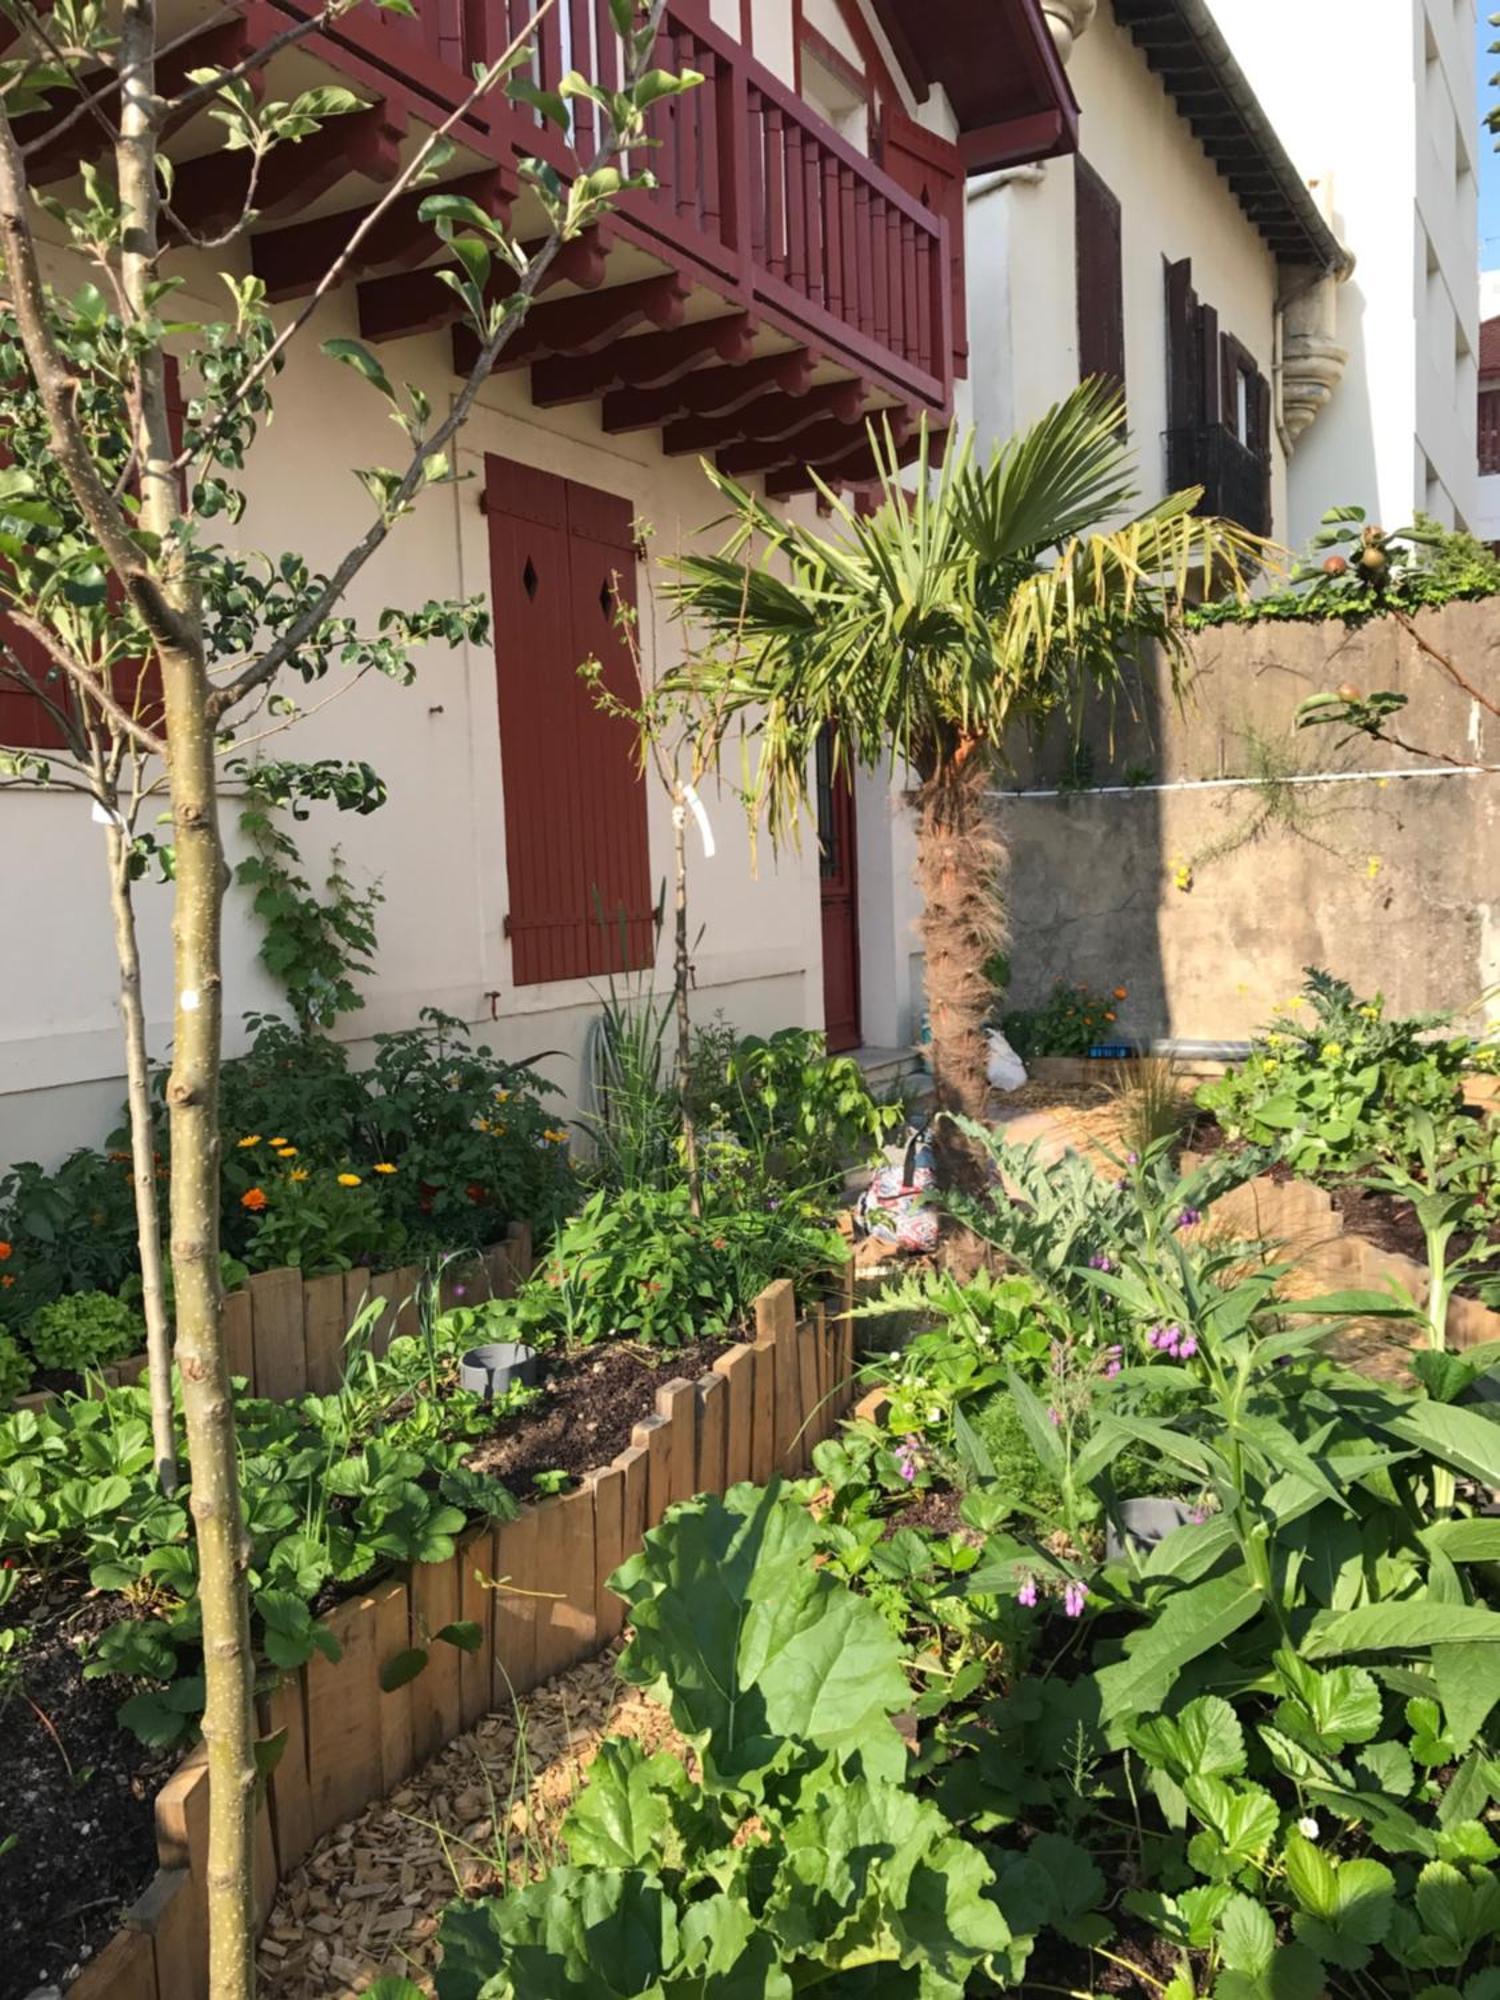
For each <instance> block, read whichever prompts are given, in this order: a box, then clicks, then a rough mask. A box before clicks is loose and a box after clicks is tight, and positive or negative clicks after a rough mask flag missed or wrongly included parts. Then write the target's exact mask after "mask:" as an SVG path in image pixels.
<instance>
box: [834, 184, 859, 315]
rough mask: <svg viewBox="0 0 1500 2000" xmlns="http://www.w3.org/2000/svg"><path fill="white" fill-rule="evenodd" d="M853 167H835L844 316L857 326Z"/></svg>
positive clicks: (857, 241) (856, 264)
mask: <svg viewBox="0 0 1500 2000" xmlns="http://www.w3.org/2000/svg"><path fill="white" fill-rule="evenodd" d="M854 186H855V179H854V169H853V167H850V166H844V165H840V167H839V248H840V251H841V253H842V256H843V273H842V284H841V287H840V289H841V290H842V292H843V295H844V318H845V319H846V320H847V321H848V322H849V324H850V326H858V325H859V215H858V211H857V209H856V206H855V201H854Z"/></svg>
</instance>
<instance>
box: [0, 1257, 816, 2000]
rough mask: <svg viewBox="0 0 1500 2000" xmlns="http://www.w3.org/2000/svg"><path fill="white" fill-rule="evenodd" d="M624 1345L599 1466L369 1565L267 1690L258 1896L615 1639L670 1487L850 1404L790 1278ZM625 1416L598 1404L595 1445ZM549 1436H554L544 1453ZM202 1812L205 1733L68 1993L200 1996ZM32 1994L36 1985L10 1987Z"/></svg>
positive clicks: (134, 1999)
mask: <svg viewBox="0 0 1500 2000" xmlns="http://www.w3.org/2000/svg"><path fill="white" fill-rule="evenodd" d="M706 1354H709V1355H712V1356H713V1357H714V1358H713V1360H712V1365H711V1366H709V1367H708V1368H707V1369H706V1370H705V1372H703V1373H702V1374H700V1375H699V1376H698V1377H697V1378H696V1379H688V1378H687V1377H685V1376H684V1375H683V1374H681V1373H676V1374H672V1375H671V1379H669V1380H666V1381H662V1380H660V1377H661V1376H662V1375H667V1374H669V1373H670V1371H671V1370H673V1369H674V1368H675V1369H678V1370H680V1369H681V1368H682V1367H683V1365H684V1364H687V1365H689V1366H694V1367H696V1366H699V1365H700V1364H701V1363H702V1361H703V1360H704V1358H705V1355H706ZM631 1360H632V1366H631V1369H630V1372H629V1374H628V1375H626V1374H622V1375H620V1377H619V1378H618V1381H619V1382H620V1383H628V1385H629V1387H630V1390H631V1391H632V1393H634V1392H637V1391H638V1392H639V1395H640V1400H639V1401H633V1403H632V1405H631V1407H632V1409H633V1410H636V1411H640V1412H641V1414H639V1415H638V1416H637V1417H636V1419H635V1421H634V1422H633V1423H632V1424H631V1426H630V1439H631V1441H630V1442H629V1443H628V1444H627V1445H626V1447H625V1448H624V1450H622V1451H620V1452H618V1453H617V1454H616V1455H615V1456H614V1458H613V1459H612V1460H611V1461H609V1462H608V1463H604V1464H602V1465H601V1464H600V1463H599V1461H598V1460H597V1459H596V1460H595V1461H594V1467H593V1469H591V1470H590V1471H589V1474H588V1476H587V1477H586V1478H585V1479H584V1480H583V1481H582V1482H581V1483H580V1484H579V1485H578V1486H577V1487H575V1488H574V1490H572V1491H570V1492H568V1493H565V1494H561V1495H557V1496H554V1497H549V1498H546V1499H543V1500H541V1501H539V1502H538V1503H537V1504H536V1505H533V1506H528V1507H526V1508H524V1509H523V1510H522V1511H521V1513H520V1514H519V1516H518V1517H517V1518H516V1519H514V1520H509V1521H481V1522H478V1523H476V1524H475V1525H473V1526H471V1527H470V1528H469V1529H467V1530H466V1531H465V1532H464V1533H463V1534H462V1535H461V1536H460V1538H459V1542H458V1547H457V1550H456V1552H455V1554H454V1555H453V1556H452V1557H451V1558H450V1559H449V1560H447V1561H445V1562H434V1563H421V1564H418V1565H416V1566H414V1567H412V1568H410V1569H407V1570H402V1571H399V1572H395V1573H392V1574H388V1575H386V1576H385V1577H384V1578H382V1579H380V1580H375V1579H373V1578H366V1579H364V1580H363V1582H362V1584H361V1587H360V1589H359V1591H358V1593H357V1594H356V1595H355V1596H353V1597H350V1598H347V1599H346V1600H345V1601H343V1602H342V1603H339V1604H336V1605H335V1606H334V1607H333V1608H332V1609H331V1610H330V1611H329V1612H328V1613H327V1614H326V1618H325V1622H326V1625H327V1627H328V1629H329V1631H330V1632H331V1633H332V1635H333V1637H334V1639H335V1640H336V1641H337V1644H338V1647H339V1657H338V1659H337V1660H336V1661H334V1660H330V1659H329V1658H327V1657H325V1655H324V1654H323V1653H321V1652H315V1653H314V1654H313V1656H312V1657H311V1658H310V1659H309V1660H308V1662H307V1664H306V1665H305V1666H303V1667H301V1668H300V1669H298V1670H297V1671H296V1672H294V1673H292V1674H291V1675H289V1676H287V1677H286V1678H285V1679H284V1680H283V1681H282V1683H281V1685H280V1687H278V1688H277V1689H276V1690H275V1691H274V1693H272V1694H270V1695H269V1696H267V1697H265V1698H264V1699H263V1700H262V1703H261V1711H260V1718H259V1719H260V1725H261V1732H262V1734H263V1735H265V1736H273V1735H276V1734H277V1733H279V1732H280V1731H282V1730H285V1731H286V1732H287V1740H286V1747H285V1749H284V1751H283V1752H282V1755H281V1757H280V1760H279V1761H278V1763H277V1765H276V1768H275V1770H274V1772H273V1773H272V1775H271V1777H270V1779H269V1782H268V1784H267V1788H266V1792H267V1796H266V1800H265V1802H264V1804H263V1806H262V1810H261V1813H260V1818H259V1856H260V1858H259V1862H258V1886H259V1890H260V1894H261V1897H262V1902H263V1907H264V1906H266V1905H268V1904H269V1901H270V1898H271V1895H272V1892H273V1889H274V1884H275V1882H276V1881H277V1880H278V1879H280V1878H281V1877H283V1876H285V1875H286V1874H287V1873H288V1872H289V1871H290V1870H291V1869H293V1868H295V1867H296V1866H297V1865H298V1864H299V1863H300V1862H301V1861H302V1859H303V1857H304V1856H305V1855H306V1854H307V1853H308V1851H309V1849H310V1848H311V1847H312V1846H313V1844H314V1842H315V1841H316V1840H318V1839H320V1838H321V1837H322V1836H323V1835H325V1834H326V1833H328V1832H329V1831H330V1830H331V1829H332V1828H333V1827H335V1826H337V1825H339V1824H341V1823H342V1822H343V1821H345V1820H347V1819H349V1818H350V1817H352V1816H353V1815H354V1814H355V1813H357V1812H359V1811H360V1810H362V1808H363V1807H364V1806H365V1804H366V1803H367V1802H368V1801H369V1800H370V1799H371V1798H375V1797H380V1796H382V1795H384V1794H386V1793H389V1792H391V1791H393V1790H395V1789H396V1788H397V1787H399V1786H400V1785H402V1784H404V1783H405V1782H406V1781H407V1779H408V1778H409V1777H410V1775H411V1773H412V1772H413V1771H414V1770H415V1769H416V1768H417V1767H418V1766H420V1765H421V1764H422V1763H424V1762H425V1761H426V1760H427V1759H429V1758H430V1757H431V1756H433V1755H434V1754H435V1753H436V1752H437V1751H438V1750H440V1749H441V1748H442V1747H443V1745H445V1744H447V1743H448V1742H450V1741H451V1740H452V1738H453V1737H454V1736H456V1735H457V1734H458V1733H459V1732H460V1730H462V1729H464V1728H470V1727H472V1726H473V1725H475V1724H476V1723H477V1722H479V1721H480V1720H481V1719H482V1718H483V1717H484V1716H485V1715H486V1714H489V1713H491V1712H493V1711H498V1712H500V1713H506V1712H508V1711H509V1709H510V1707H511V1704H512V1702H513V1700H514V1698H515V1697H516V1696H517V1695H519V1694H523V1693H525V1692H527V1691H528V1690H530V1689H531V1688H533V1687H535V1686H537V1685H538V1684H540V1683H541V1682H543V1681H545V1680H547V1679H549V1678H551V1677H552V1676H553V1675H555V1674H557V1673H558V1672H559V1671H562V1670H565V1669H567V1668H569V1667H571V1666H573V1665H575V1664H576V1663H578V1662H579V1661H581V1660H583V1659H586V1658H588V1657H591V1656H592V1655H593V1654H594V1653H595V1652H597V1651H598V1649H599V1648H600V1647H601V1646H606V1645H609V1644H611V1643H612V1642H613V1641H614V1639H615V1638H617V1637H618V1634H619V1631H620V1628H621V1625H622V1622H623V1615H624V1607H623V1605H622V1604H621V1602H620V1601H619V1600H618V1599H617V1598H615V1597H614V1596H613V1595H612V1593H610V1592H609V1591H608V1590H607V1589H606V1588H605V1579H606V1578H607V1577H608V1576H609V1575H610V1574H611V1573H612V1572H613V1571H614V1569H615V1568H617V1567H618V1565H619V1563H620V1562H621V1561H622V1560H623V1559H624V1557H625V1556H627V1555H628V1554H630V1553H631V1552H632V1551H633V1550H634V1549H635V1548H637V1547H638V1546H639V1544H640V1540H641V1537H642V1536H643V1534H644V1533H645V1531H646V1528H647V1527H648V1526H649V1525H651V1524H653V1523H654V1522H656V1521H658V1520H659V1519H660V1518H661V1516H662V1514H663V1513H664V1512H665V1510H666V1508H667V1507H669V1506H670V1505H672V1504H673V1502H675V1501H677V1500H679V1499H685V1498H687V1497H689V1496H690V1495H691V1494H692V1493H694V1492H697V1491H709V1492H719V1491H723V1490H724V1489H725V1487H726V1486H727V1485H729V1484H731V1483H733V1482H734V1481H736V1480H741V1479H745V1478H750V1477H755V1478H758V1479H765V1478H768V1477H769V1476H770V1475H771V1474H772V1473H773V1472H774V1471H777V1470H787V1471H796V1470H800V1469H801V1468H802V1467H804V1466H805V1465H806V1464H807V1462H808V1457H809V1454H810V1452H811V1450H812V1447H813V1446H814V1445H815V1444H816V1443H817V1442H818V1441H820V1440H821V1439H822V1438H823V1437H825V1436H827V1435H828V1434H829V1433H830V1432H831V1430H832V1428H833V1425H834V1423H835V1421H836V1419H837V1416H838V1414H839V1413H840V1411H841V1410H842V1409H843V1408H844V1407H845V1406H846V1403H847V1399H848V1385H849V1383H850V1382H851V1380H852V1373H853V1337H852V1330H851V1323H850V1322H849V1321H848V1320H847V1319H846V1318H844V1317H843V1316H842V1315H841V1314H840V1315H839V1316H837V1317H830V1316H828V1315H827V1314H826V1313H825V1310H824V1308H823V1307H822V1306H821V1305H820V1306H818V1307H816V1308H815V1309H814V1311H813V1312H812V1314H811V1316H810V1317H807V1318H804V1319H803V1320H801V1321H800V1322H799V1321H798V1319H797V1315H796V1306H795V1301H794V1298H793V1293H792V1287H791V1285H790V1284H789V1283H787V1282H785V1281H782V1282H779V1283H777V1284H774V1285H772V1286H771V1287H769V1288H768V1290H767V1291H766V1292H764V1293H762V1295H761V1296H760V1298H759V1299H758V1300H757V1302H756V1337H755V1339H754V1342H753V1343H752V1344H741V1345H734V1346H729V1347H727V1348H726V1347H725V1346H724V1343H723V1342H721V1341H712V1342H706V1343H701V1344H697V1345H694V1346H693V1347H691V1348H688V1349H684V1350H679V1351H677V1352H675V1353H673V1352H669V1353H666V1354H664V1355H663V1356H662V1357H661V1367H660V1368H659V1369H658V1370H651V1369H648V1368H646V1367H645V1365H644V1364H643V1363H641V1362H640V1361H639V1358H638V1357H631ZM594 1361H597V1362H598V1363H600V1364H602V1365H603V1366H604V1367H605V1368H606V1369H607V1370H609V1371H610V1372H611V1374H612V1373H613V1368H614V1364H613V1361H612V1359H611V1357H610V1356H609V1355H598V1356H596V1357H593V1361H591V1359H590V1357H588V1356H587V1355H584V1356H580V1357H577V1359H576V1361H573V1362H569V1363H567V1364H565V1366H566V1367H568V1368H569V1369H570V1370H573V1369H576V1371H577V1373H576V1376H570V1378H569V1379H570V1380H573V1379H576V1380H577V1381H578V1382H579V1383H580V1385H581V1387H580V1393H579V1395H578V1397H577V1398H576V1399H575V1400H574V1401H573V1402H572V1403H571V1404H570V1407H571V1408H572V1409H573V1410H575V1411H580V1410H584V1409H586V1408H588V1407H597V1403H598V1395H597V1389H594V1390H593V1391H592V1393H591V1388H590V1384H591V1375H590V1371H591V1369H592V1366H593V1362H594ZM597 1379H598V1378H593V1381H595V1382H597ZM653 1392H654V1393H653ZM648 1394H649V1395H650V1400H651V1401H652V1402H654V1405H655V1407H654V1410H651V1411H650V1413H649V1414H647V1413H645V1412H646V1410H647V1409H648V1408H649V1405H648V1404H647V1402H646V1397H647V1396H648ZM584 1421H587V1419H586V1418H585V1419H584ZM619 1421H620V1418H619V1415H618V1413H615V1412H611V1413H609V1414H608V1415H606V1413H605V1412H604V1411H602V1410H600V1412H599V1416H598V1423H599V1430H598V1433H597V1434H598V1436H599V1437H600V1439H601V1441H602V1443H603V1444H604V1445H607V1444H608V1442H609V1440H610V1438H611V1437H612V1436H613V1435H615V1430H614V1426H615V1425H616V1424H618V1422H619ZM523 1423H524V1420H523ZM542 1434H543V1435H548V1434H547V1433H545V1431H544V1432H543V1433H542ZM516 1436H517V1438H518V1439H519V1440H520V1441H521V1445H520V1450H519V1453H518V1456H517V1460H516V1463H517V1465H518V1466H519V1465H520V1464H521V1463H522V1461H524V1463H525V1465H526V1466H527V1467H529V1466H530V1462H531V1459H532V1458H533V1457H537V1458H540V1457H542V1456H545V1455H546V1452H545V1451H544V1450H543V1448H542V1447H541V1446H540V1445H539V1444H537V1443H535V1442H533V1443H532V1444H531V1445H530V1446H527V1445H526V1444H525V1432H524V1429H523V1428H521V1427H520V1426H517V1427H516ZM555 1443H556V1439H555V1438H554V1437H551V1436H550V1435H549V1441H548V1445H547V1448H546V1449H547V1450H548V1451H550V1450H551V1449H552V1448H553V1445H554V1444H555ZM542 1469H552V1467H551V1466H550V1465H549V1466H547V1467H544V1468H542ZM512 1476H514V1474H513V1475H512ZM464 1626H468V1627H472V1628H473V1630H474V1632H475V1634H476V1635H477V1636H476V1642H475V1643H474V1644H472V1645H467V1644H465V1645H460V1644H457V1643H453V1644H443V1643H440V1642H439V1640H438V1637H437V1635H440V1634H441V1633H442V1632H443V1631H444V1630H446V1629H448V1628H456V1627H464ZM416 1653H421V1654H422V1655H423V1656H424V1657H423V1660H422V1662H421V1663H420V1666H419V1669H418V1670H417V1671H416V1672H415V1673H414V1674H413V1675H412V1677H411V1678H409V1679H400V1680H399V1681H397V1682H396V1683H395V1684H388V1676H387V1675H386V1674H385V1672H384V1670H385V1669H388V1668H389V1667H390V1665H391V1663H392V1662H393V1661H395V1660H397V1659H398V1658H402V1659H407V1660H409V1659H411V1658H413V1657H414V1655H415V1654H416ZM206 1809H207V1772H206V1767H205V1765H204V1762H203V1758H202V1752H201V1749H200V1750H198V1751H195V1752H193V1753H191V1754H190V1755H189V1757H188V1758H187V1759H186V1760H185V1761H184V1762H183V1763H182V1764H180V1765H179V1766H178V1767H177V1769H176V1770H175V1771H174V1772H173V1773H172V1774H171V1776H170V1777H169V1778H168V1779H167V1782H166V1784H165V1785H164V1786H163V1788H162V1790H161V1792H160V1794H159V1796H158V1798H157V1801H156V1806H155V1814H154V1818H155V1845H156V1855H157V1859H158V1861H159V1863H160V1866H159V1868H158V1871H157V1873H156V1875H155V1876H154V1878H153V1879H152V1881H151V1882H150V1884H149V1886H148V1887H147V1888H146V1889H145V1891H144V1893H143V1894H141V1895H140V1896H139V1897H138V1898H137V1900H136V1902H135V1903H134V1904H133V1905H132V1906H131V1908H130V1909H129V1910H128V1911H127V1912H126V1913H125V1929H124V1930H123V1931H119V1932H117V1933H116V1934H115V1935H114V1936H113V1937H112V1938H111V1939H110V1940H109V1942H108V1943H107V1944H106V1945H105V1946H104V1947H103V1949H102V1950H101V1951H99V1952H98V1954H97V1956H96V1957H94V1958H93V1959H92V1960H90V1962H89V1963H88V1964H86V1965H85V1967H84V1969H83V1971H82V1972H81V1974H80V1975H79V1976H78V1978H77V1979H76V1981H75V1983H74V1985H73V1987H72V1988H71V1989H70V1990H71V1991H72V1992H74V1993H75V1994H76V1995H77V1996H78V2000H85V1996H87V2000H105V1997H106V1996H107V2000H127V1996H128V2000H196V1997H197V1996H198V1995H201V1994H203V1993H204V1992H205V1991H206V1964H205V1960H204V1955H203V1954H204V1948H205V1938H206V1921H205V1908H204V1888H203V1874H202V1871H203V1867H204V1862H205V1859H206V1849H205V1843H206ZM75 1845H76V1839H75ZM3 1867H4V1863H3V1862H0V1870H3ZM273 1956H274V1954H273ZM29 1975H30V1968H29V1967H28V1978H29ZM18 1977H19V1975H18ZM29 1990H30V1985H29V1983H24V1984H18V1985H17V1987H16V1989H15V1991H16V1993H17V1994H24V1993H26V1992H29ZM7 2000H9V1996H7Z"/></svg>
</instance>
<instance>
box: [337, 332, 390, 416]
mask: <svg viewBox="0 0 1500 2000" xmlns="http://www.w3.org/2000/svg"><path fill="white" fill-rule="evenodd" d="M322 348H323V352H324V353H325V354H326V355H327V356H328V358H329V360H330V361H342V362H343V363H344V365H345V366H346V367H348V368H352V369H353V370H354V372H355V374H356V375H363V377H364V378H365V380H366V381H367V382H368V383H370V384H371V385H372V386H373V387H374V388H376V389H378V390H379V391H380V393H381V395H382V396H385V397H386V398H387V399H388V400H389V401H390V402H392V403H394V402H395V400H396V392H395V390H394V389H393V388H392V387H391V384H390V378H389V377H388V376H387V374H386V372H385V370H384V369H383V368H382V367H381V365H380V363H379V362H378V361H377V360H376V358H375V356H374V355H373V354H372V353H371V352H370V350H369V348H368V347H366V346H365V344H364V342H363V341H362V340H349V339H346V338H344V337H343V336H342V335H340V336H339V337H338V338H337V339H334V340H325V341H324V342H323V343H322Z"/></svg>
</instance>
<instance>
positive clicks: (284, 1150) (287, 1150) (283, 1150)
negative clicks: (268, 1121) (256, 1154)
mask: <svg viewBox="0 0 1500 2000" xmlns="http://www.w3.org/2000/svg"><path fill="white" fill-rule="evenodd" d="M271 1144H272V1145H273V1146H275V1145H276V1141H275V1140H274V1139H273V1140H272V1141H271ZM276 1157H277V1159H278V1160H295V1159H296V1157H297V1148H296V1147H295V1146H288V1145H287V1144H286V1142H285V1140H283V1141H282V1143H281V1144H280V1145H279V1146H276Z"/></svg>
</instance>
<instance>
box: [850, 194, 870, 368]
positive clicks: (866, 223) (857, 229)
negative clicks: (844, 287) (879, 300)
mask: <svg viewBox="0 0 1500 2000" xmlns="http://www.w3.org/2000/svg"><path fill="white" fill-rule="evenodd" d="M851 247H852V255H853V258H854V296H855V297H856V298H857V299H858V301H859V315H858V320H857V324H858V326H859V330H860V332H861V333H873V332H874V330H875V266H874V232H873V231H872V229H871V227H870V184H869V182H868V181H867V180H865V179H864V178H863V177H862V176H861V177H860V178H858V179H856V180H855V182H854V234H853V238H852V246H851Z"/></svg>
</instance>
